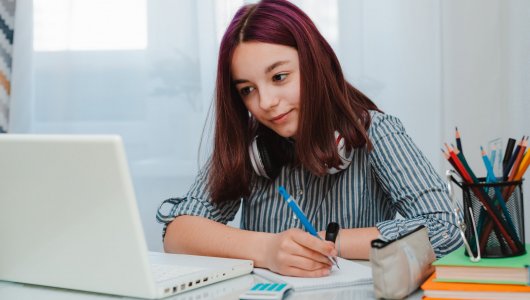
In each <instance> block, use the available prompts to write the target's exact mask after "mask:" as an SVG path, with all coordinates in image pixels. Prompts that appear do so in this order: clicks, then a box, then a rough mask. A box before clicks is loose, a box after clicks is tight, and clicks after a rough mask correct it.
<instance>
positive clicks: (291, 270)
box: [282, 267, 331, 277]
mask: <svg viewBox="0 0 530 300" xmlns="http://www.w3.org/2000/svg"><path fill="white" fill-rule="evenodd" d="M330 273H331V270H330V269H329V268H325V269H317V270H312V271H308V270H304V269H300V268H296V267H287V268H286V269H285V270H284V272H282V274H283V275H287V276H294V277H324V276H328V275H329V274H330Z"/></svg>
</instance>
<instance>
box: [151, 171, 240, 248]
mask: <svg viewBox="0 0 530 300" xmlns="http://www.w3.org/2000/svg"><path fill="white" fill-rule="evenodd" d="M208 170H209V168H208V167H204V168H203V169H202V170H201V171H200V172H199V174H198V175H197V177H196V178H195V182H194V183H193V184H192V186H191V188H190V190H189V191H188V193H187V194H186V195H185V196H184V197H177V198H170V199H167V200H164V201H163V202H162V204H160V207H159V208H158V212H157V214H156V219H157V221H158V222H159V223H163V224H164V229H163V231H162V238H164V237H165V235H166V229H167V226H168V225H169V223H171V222H172V221H173V220H174V219H175V218H176V217H178V216H181V215H189V216H199V217H203V218H207V219H210V220H212V221H216V222H219V223H223V224H226V223H228V222H229V221H232V220H233V219H234V217H235V215H236V213H237V211H238V210H239V205H240V203H241V201H237V200H233V201H224V202H222V203H218V204H214V203H213V202H212V201H211V198H210V194H209V192H208V188H207V179H208Z"/></svg>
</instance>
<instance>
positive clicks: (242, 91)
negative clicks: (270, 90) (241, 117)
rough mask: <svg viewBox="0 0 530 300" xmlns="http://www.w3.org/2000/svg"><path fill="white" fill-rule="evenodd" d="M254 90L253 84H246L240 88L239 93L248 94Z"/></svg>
mask: <svg viewBox="0 0 530 300" xmlns="http://www.w3.org/2000/svg"><path fill="white" fill-rule="evenodd" d="M253 90H254V88H253V87H251V86H246V87H243V88H241V89H240V90H239V93H240V94H241V96H247V95H248V94H250V93H251V92H252V91H253Z"/></svg>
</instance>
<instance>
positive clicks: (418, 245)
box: [370, 226, 436, 299]
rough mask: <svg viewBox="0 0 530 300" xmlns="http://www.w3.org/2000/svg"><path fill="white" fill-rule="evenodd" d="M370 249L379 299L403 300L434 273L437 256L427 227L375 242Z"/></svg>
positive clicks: (420, 227) (375, 287)
mask: <svg viewBox="0 0 530 300" xmlns="http://www.w3.org/2000/svg"><path fill="white" fill-rule="evenodd" d="M371 246H372V249H371V252H370V261H371V263H372V277H373V282H374V293H375V296H376V298H378V299H381V298H383V299H403V298H405V297H406V296H407V295H409V294H411V293H412V292H414V291H415V290H416V289H417V288H418V287H419V286H420V285H421V284H422V283H423V282H424V281H425V279H427V277H428V276H429V275H430V274H432V273H433V272H434V267H433V266H432V263H433V262H434V261H435V260H436V255H435V254H434V250H433V249H432V245H431V242H430V241H429V236H428V235H427V228H425V226H419V227H418V228H416V229H415V230H413V231H412V232H410V233H408V234H406V235H404V236H401V237H399V238H397V239H395V240H392V241H383V240H380V239H376V240H373V241H372V242H371Z"/></svg>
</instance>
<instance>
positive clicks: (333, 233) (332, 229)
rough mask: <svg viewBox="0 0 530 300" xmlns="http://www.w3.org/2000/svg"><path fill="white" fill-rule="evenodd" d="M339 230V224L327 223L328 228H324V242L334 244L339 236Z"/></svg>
mask: <svg viewBox="0 0 530 300" xmlns="http://www.w3.org/2000/svg"><path fill="white" fill-rule="evenodd" d="M339 229H340V227H339V224H337V223H335V222H331V223H329V224H328V227H326V241H332V242H333V243H335V240H336V239H337V236H338V235H339Z"/></svg>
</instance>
